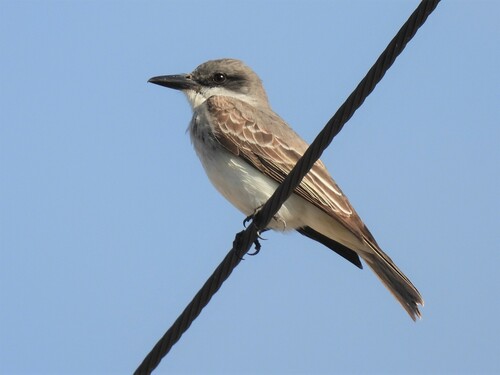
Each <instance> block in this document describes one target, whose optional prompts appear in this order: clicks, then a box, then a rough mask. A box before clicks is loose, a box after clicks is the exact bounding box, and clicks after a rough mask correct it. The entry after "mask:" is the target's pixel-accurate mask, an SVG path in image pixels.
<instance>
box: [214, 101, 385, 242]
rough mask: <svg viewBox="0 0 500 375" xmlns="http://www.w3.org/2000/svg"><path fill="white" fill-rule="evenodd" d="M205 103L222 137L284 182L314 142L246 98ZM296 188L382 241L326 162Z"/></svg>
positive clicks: (333, 214) (356, 230) (227, 144)
mask: <svg viewBox="0 0 500 375" xmlns="http://www.w3.org/2000/svg"><path fill="white" fill-rule="evenodd" d="M205 104H206V108H207V115H208V120H209V122H210V124H211V127H212V130H213V132H214V136H215V138H216V139H217V141H218V142H219V143H220V144H221V145H222V146H224V147H225V148H226V149H227V150H228V151H229V152H231V153H232V154H234V155H237V156H240V157H241V158H243V159H244V160H246V161H247V162H248V163H249V164H251V165H252V166H253V167H255V168H256V169H258V170H259V171H261V172H262V173H264V174H265V175H267V176H269V177H271V178H272V179H274V180H275V181H277V182H278V183H281V182H282V181H283V180H284V178H285V177H286V175H287V174H288V173H289V172H290V171H291V170H292V168H293V166H294V165H295V164H296V163H297V161H298V160H299V158H300V157H301V156H302V154H303V153H304V152H305V150H306V149H307V147H308V145H307V143H306V142H305V141H304V140H303V139H302V138H300V136H298V135H297V134H296V133H295V132H294V131H293V130H292V129H291V128H290V127H289V126H288V125H287V124H286V123H285V122H284V121H283V120H282V119H281V118H280V117H279V116H278V115H276V114H274V113H273V112H271V111H269V112H267V111H266V112H263V111H258V110H256V109H255V108H254V107H252V106H251V105H249V104H247V103H245V102H243V101H240V100H237V99H234V98H230V97H225V96H212V97H210V98H209V99H207V101H206V102H205ZM295 193H296V194H297V195H299V196H300V197H302V198H303V199H305V200H307V201H308V202H310V203H312V204H313V205H315V206H316V207H318V208H319V209H321V210H322V211H324V212H326V213H327V214H328V215H329V216H331V217H332V218H334V219H335V220H337V221H339V222H340V223H342V224H343V225H344V226H345V227H346V228H347V229H348V230H349V231H351V232H352V233H353V234H354V235H356V236H357V237H358V238H359V239H360V240H362V239H367V240H369V241H370V242H372V241H373V244H375V245H376V242H375V239H374V238H373V236H372V235H371V233H370V231H369V230H368V228H366V226H365V225H364V223H363V222H362V221H361V219H360V218H359V216H358V215H357V213H356V211H354V209H353V207H352V206H351V204H350V203H349V201H348V200H347V197H346V196H345V195H344V194H343V193H342V190H340V188H339V187H338V185H337V184H336V183H335V181H334V180H333V179H332V177H331V176H330V174H329V173H328V171H327V169H326V167H325V166H324V164H323V163H322V162H321V161H319V160H318V161H317V162H316V163H315V164H314V166H313V167H312V169H311V170H310V171H309V173H308V174H307V175H306V176H305V177H304V179H303V180H302V182H301V183H300V185H299V186H298V187H297V188H296V189H295ZM376 246H377V245H376Z"/></svg>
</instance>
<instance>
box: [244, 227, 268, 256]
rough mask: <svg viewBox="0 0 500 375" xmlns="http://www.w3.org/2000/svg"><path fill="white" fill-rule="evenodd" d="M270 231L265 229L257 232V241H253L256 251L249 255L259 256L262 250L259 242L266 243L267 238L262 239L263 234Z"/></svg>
mask: <svg viewBox="0 0 500 375" xmlns="http://www.w3.org/2000/svg"><path fill="white" fill-rule="evenodd" d="M268 230H269V229H264V230H260V231H259V232H257V238H256V239H255V241H253V244H254V246H255V251H254V252H253V253H247V254H248V255H252V256H253V255H257V254H258V253H259V251H260V249H261V245H260V241H259V240H263V241H265V240H266V239H265V238H262V237H261V233H263V232H266V231H268Z"/></svg>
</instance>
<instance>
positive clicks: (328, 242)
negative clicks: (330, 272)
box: [297, 227, 363, 268]
mask: <svg viewBox="0 0 500 375" xmlns="http://www.w3.org/2000/svg"><path fill="white" fill-rule="evenodd" d="M297 232H299V233H300V234H302V235H304V236H306V237H309V238H311V239H313V240H315V241H318V242H320V243H322V244H323V245H325V246H326V247H328V248H329V249H332V250H333V251H335V252H336V253H337V254H339V255H340V256H341V257H343V258H345V259H347V260H348V261H349V262H351V263H352V264H354V265H355V266H356V267H358V268H363V265H362V264H361V260H360V259H359V256H358V254H356V252H355V251H353V250H351V249H349V248H348V247H345V246H344V245H342V244H340V243H338V242H337V241H334V240H332V239H331V238H328V237H326V236H324V235H322V234H321V233H319V232H316V231H315V230H314V229H312V228H311V227H304V228H300V229H297Z"/></svg>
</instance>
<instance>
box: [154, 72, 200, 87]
mask: <svg viewBox="0 0 500 375" xmlns="http://www.w3.org/2000/svg"><path fill="white" fill-rule="evenodd" d="M148 82H151V83H154V84H155V85H160V86H165V87H169V88H171V89H175V90H197V89H198V87H199V84H198V83H197V82H196V81H194V80H193V79H192V78H191V75H190V74H175V75H171V76H158V77H153V78H150V79H149V80H148Z"/></svg>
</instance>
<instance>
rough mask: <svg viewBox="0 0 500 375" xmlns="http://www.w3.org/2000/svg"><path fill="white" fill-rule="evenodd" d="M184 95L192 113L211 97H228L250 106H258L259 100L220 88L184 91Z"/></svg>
mask: <svg viewBox="0 0 500 375" xmlns="http://www.w3.org/2000/svg"><path fill="white" fill-rule="evenodd" d="M184 94H186V97H187V99H188V101H189V104H190V105H191V108H192V109H193V111H194V110H196V108H197V107H199V106H200V105H202V104H203V103H204V102H205V100H207V99H208V98H210V97H211V96H228V97H230V98H235V99H238V100H241V101H243V102H246V103H248V104H250V105H251V106H258V105H259V100H258V99H257V98H255V97H253V96H251V95H248V94H241V93H236V92H234V91H230V90H227V89H225V88H222V87H210V88H202V89H201V90H200V91H195V90H184Z"/></svg>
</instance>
